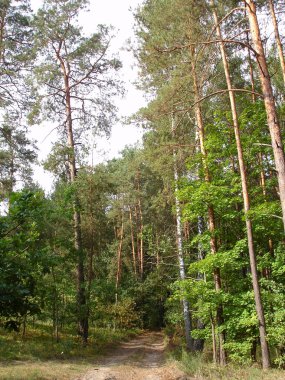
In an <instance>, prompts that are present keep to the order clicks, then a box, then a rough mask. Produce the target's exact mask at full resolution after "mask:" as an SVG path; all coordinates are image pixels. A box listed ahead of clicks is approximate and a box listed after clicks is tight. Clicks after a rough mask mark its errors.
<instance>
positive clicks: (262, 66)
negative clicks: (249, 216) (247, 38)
mask: <svg viewBox="0 0 285 380" xmlns="http://www.w3.org/2000/svg"><path fill="white" fill-rule="evenodd" d="M245 3H246V9H247V15H248V19H249V25H250V31H251V35H252V40H253V45H254V49H255V52H256V54H255V56H256V60H257V62H258V69H259V74H260V82H261V88H262V93H263V95H264V103H265V110H266V115H267V123H268V127H269V131H270V136H271V143H272V148H273V154H274V161H275V165H276V171H277V178H278V185H279V195H280V201H281V208H282V216H283V226H284V231H285V156H284V149H283V142H282V136H281V130H280V125H279V122H278V117H277V112H276V107H275V101H274V96H273V90H272V86H271V80H270V75H269V72H268V67H267V62H266V58H265V52H264V48H263V45H262V41H261V35H260V29H259V24H258V20H257V15H256V6H255V2H254V1H253V0H245Z"/></svg>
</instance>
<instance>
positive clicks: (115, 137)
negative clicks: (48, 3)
mask: <svg viewBox="0 0 285 380" xmlns="http://www.w3.org/2000/svg"><path fill="white" fill-rule="evenodd" d="M141 3H142V0H90V7H89V9H90V11H89V12H84V14H81V15H80V18H79V20H80V23H81V24H82V26H83V28H84V32H85V33H87V34H91V33H93V32H94V31H95V30H96V25H97V24H106V25H113V26H114V27H115V28H116V30H117V31H116V35H115V38H114V39H113V41H112V44H111V49H112V51H113V52H115V53H119V56H120V59H121V61H122V63H123V69H122V70H121V73H120V75H121V79H122V80H123V81H124V82H125V84H126V90H127V92H126V95H125V96H124V99H118V100H117V101H116V104H117V106H118V108H119V114H120V116H121V117H122V118H123V117H125V116H130V115H131V114H133V113H135V112H136V111H137V110H138V109H139V108H140V107H142V106H143V105H144V99H143V96H142V93H141V92H139V91H138V90H136V88H135V86H134V84H133V83H134V82H135V80H136V76H137V70H136V67H135V62H134V59H133V56H132V54H131V53H130V52H128V51H126V49H124V48H126V41H127V40H128V39H129V38H132V37H133V30H132V29H133V24H134V20H133V16H132V12H131V9H135V8H136V7H137V6H138V5H139V4H141ZM41 4H42V0H31V5H32V8H33V10H34V11H36V10H37V9H38V8H39V7H40V6H41ZM53 128H54V127H53V126H51V125H48V124H47V123H46V124H44V125H41V126H34V127H32V128H31V136H32V137H33V138H35V139H36V140H37V141H38V147H39V160H43V159H45V158H46V156H47V155H48V153H49V151H50V148H51V144H52V142H53V141H56V139H57V136H56V131H52V130H53ZM141 135H142V132H141V131H140V130H138V128H136V127H135V126H134V125H127V126H125V125H123V123H122V122H120V123H118V124H117V125H114V126H113V129H112V135H111V138H110V139H109V140H107V139H104V138H101V139H97V141H95V143H96V145H97V148H96V151H95V154H94V161H95V163H98V162H101V161H103V160H106V159H110V158H112V157H114V156H117V155H118V153H119V152H120V151H121V150H122V149H123V148H124V146H125V145H129V144H134V143H135V142H136V141H137V140H140V138H141ZM35 180H36V181H37V182H39V184H40V185H41V186H42V187H44V188H45V189H46V190H47V191H49V190H51V187H52V176H51V175H50V174H49V173H46V172H44V171H43V169H42V168H40V167H37V168H35Z"/></svg>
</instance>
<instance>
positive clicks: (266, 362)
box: [211, 1, 285, 368]
mask: <svg viewBox="0 0 285 380" xmlns="http://www.w3.org/2000/svg"><path fill="white" fill-rule="evenodd" d="M211 4H212V6H213V5H214V2H213V1H211ZM213 15H214V20H215V27H216V34H217V37H218V40H220V41H221V42H220V43H219V45H220V51H221V56H222V61H223V66H224V71H225V77H226V82H227V87H228V90H229V98H230V105H231V112H232V118H233V126H234V132H235V139H236V146H237V153H238V162H239V169H240V176H241V184H242V194H243V203H244V213H245V217H246V231H247V240H248V251H249V259H250V269H251V275H252V285H253V291H254V299H255V307H256V313H257V317H258V323H259V335H260V343H261V351H262V365H263V368H269V367H270V359H269V349H268V343H267V338H266V326H265V318H264V311H263V305H262V301H261V294H260V287H259V282H258V274H257V264H256V255H255V251H254V243H253V234H252V223H251V220H250V219H249V218H248V212H249V210H250V202H249V194H248V187H247V176H246V168H245V163H244V157H243V150H242V144H241V138H240V130H239V123H238V116H237V110H236V102H235V95H234V91H233V90H232V84H231V78H230V69H229V64H228V60H227V56H226V50H225V46H224V43H223V42H222V41H223V37H222V32H221V29H220V24H219V21H218V17H217V13H216V11H215V9H214V8H213ZM284 190H285V189H284Z"/></svg>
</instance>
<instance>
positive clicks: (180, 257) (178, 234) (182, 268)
mask: <svg viewBox="0 0 285 380" xmlns="http://www.w3.org/2000/svg"><path fill="white" fill-rule="evenodd" d="M171 130H172V134H174V118H172V126H171ZM173 172H174V186H175V210H176V244H177V253H178V263H179V275H180V279H181V280H182V281H184V280H185V278H186V274H185V264H184V257H183V239H182V223H181V207H180V202H179V199H178V197H177V191H178V179H179V178H178V170H177V158H176V152H175V149H173ZM182 307H183V318H184V327H185V339H186V348H187V350H189V351H192V350H193V344H194V341H193V338H192V335H191V330H192V324H191V315H190V307H189V302H188V301H187V299H186V298H183V299H182Z"/></svg>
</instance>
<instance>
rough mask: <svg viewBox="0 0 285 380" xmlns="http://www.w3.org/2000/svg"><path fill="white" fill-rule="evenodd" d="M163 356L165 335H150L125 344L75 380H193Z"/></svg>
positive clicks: (156, 333) (152, 333)
mask: <svg viewBox="0 0 285 380" xmlns="http://www.w3.org/2000/svg"><path fill="white" fill-rule="evenodd" d="M164 353H165V343H164V339H163V335H162V334H161V333H159V332H147V333H144V334H142V335H140V336H138V337H136V338H134V339H132V340H130V341H129V342H125V343H122V344H121V345H120V346H119V347H118V348H116V349H115V350H113V351H112V352H111V353H110V354H108V355H107V357H105V358H104V359H103V360H101V361H100V362H98V363H96V364H95V366H94V368H93V369H92V370H90V371H89V372H87V373H86V374H85V375H83V376H81V377H77V378H76V379H74V380H191V378H190V377H188V376H186V375H185V374H184V373H183V372H182V371H181V370H179V369H178V368H177V367H176V366H175V365H174V364H169V363H167V362H166V359H165V355H164ZM192 380H193V379H192Z"/></svg>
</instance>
